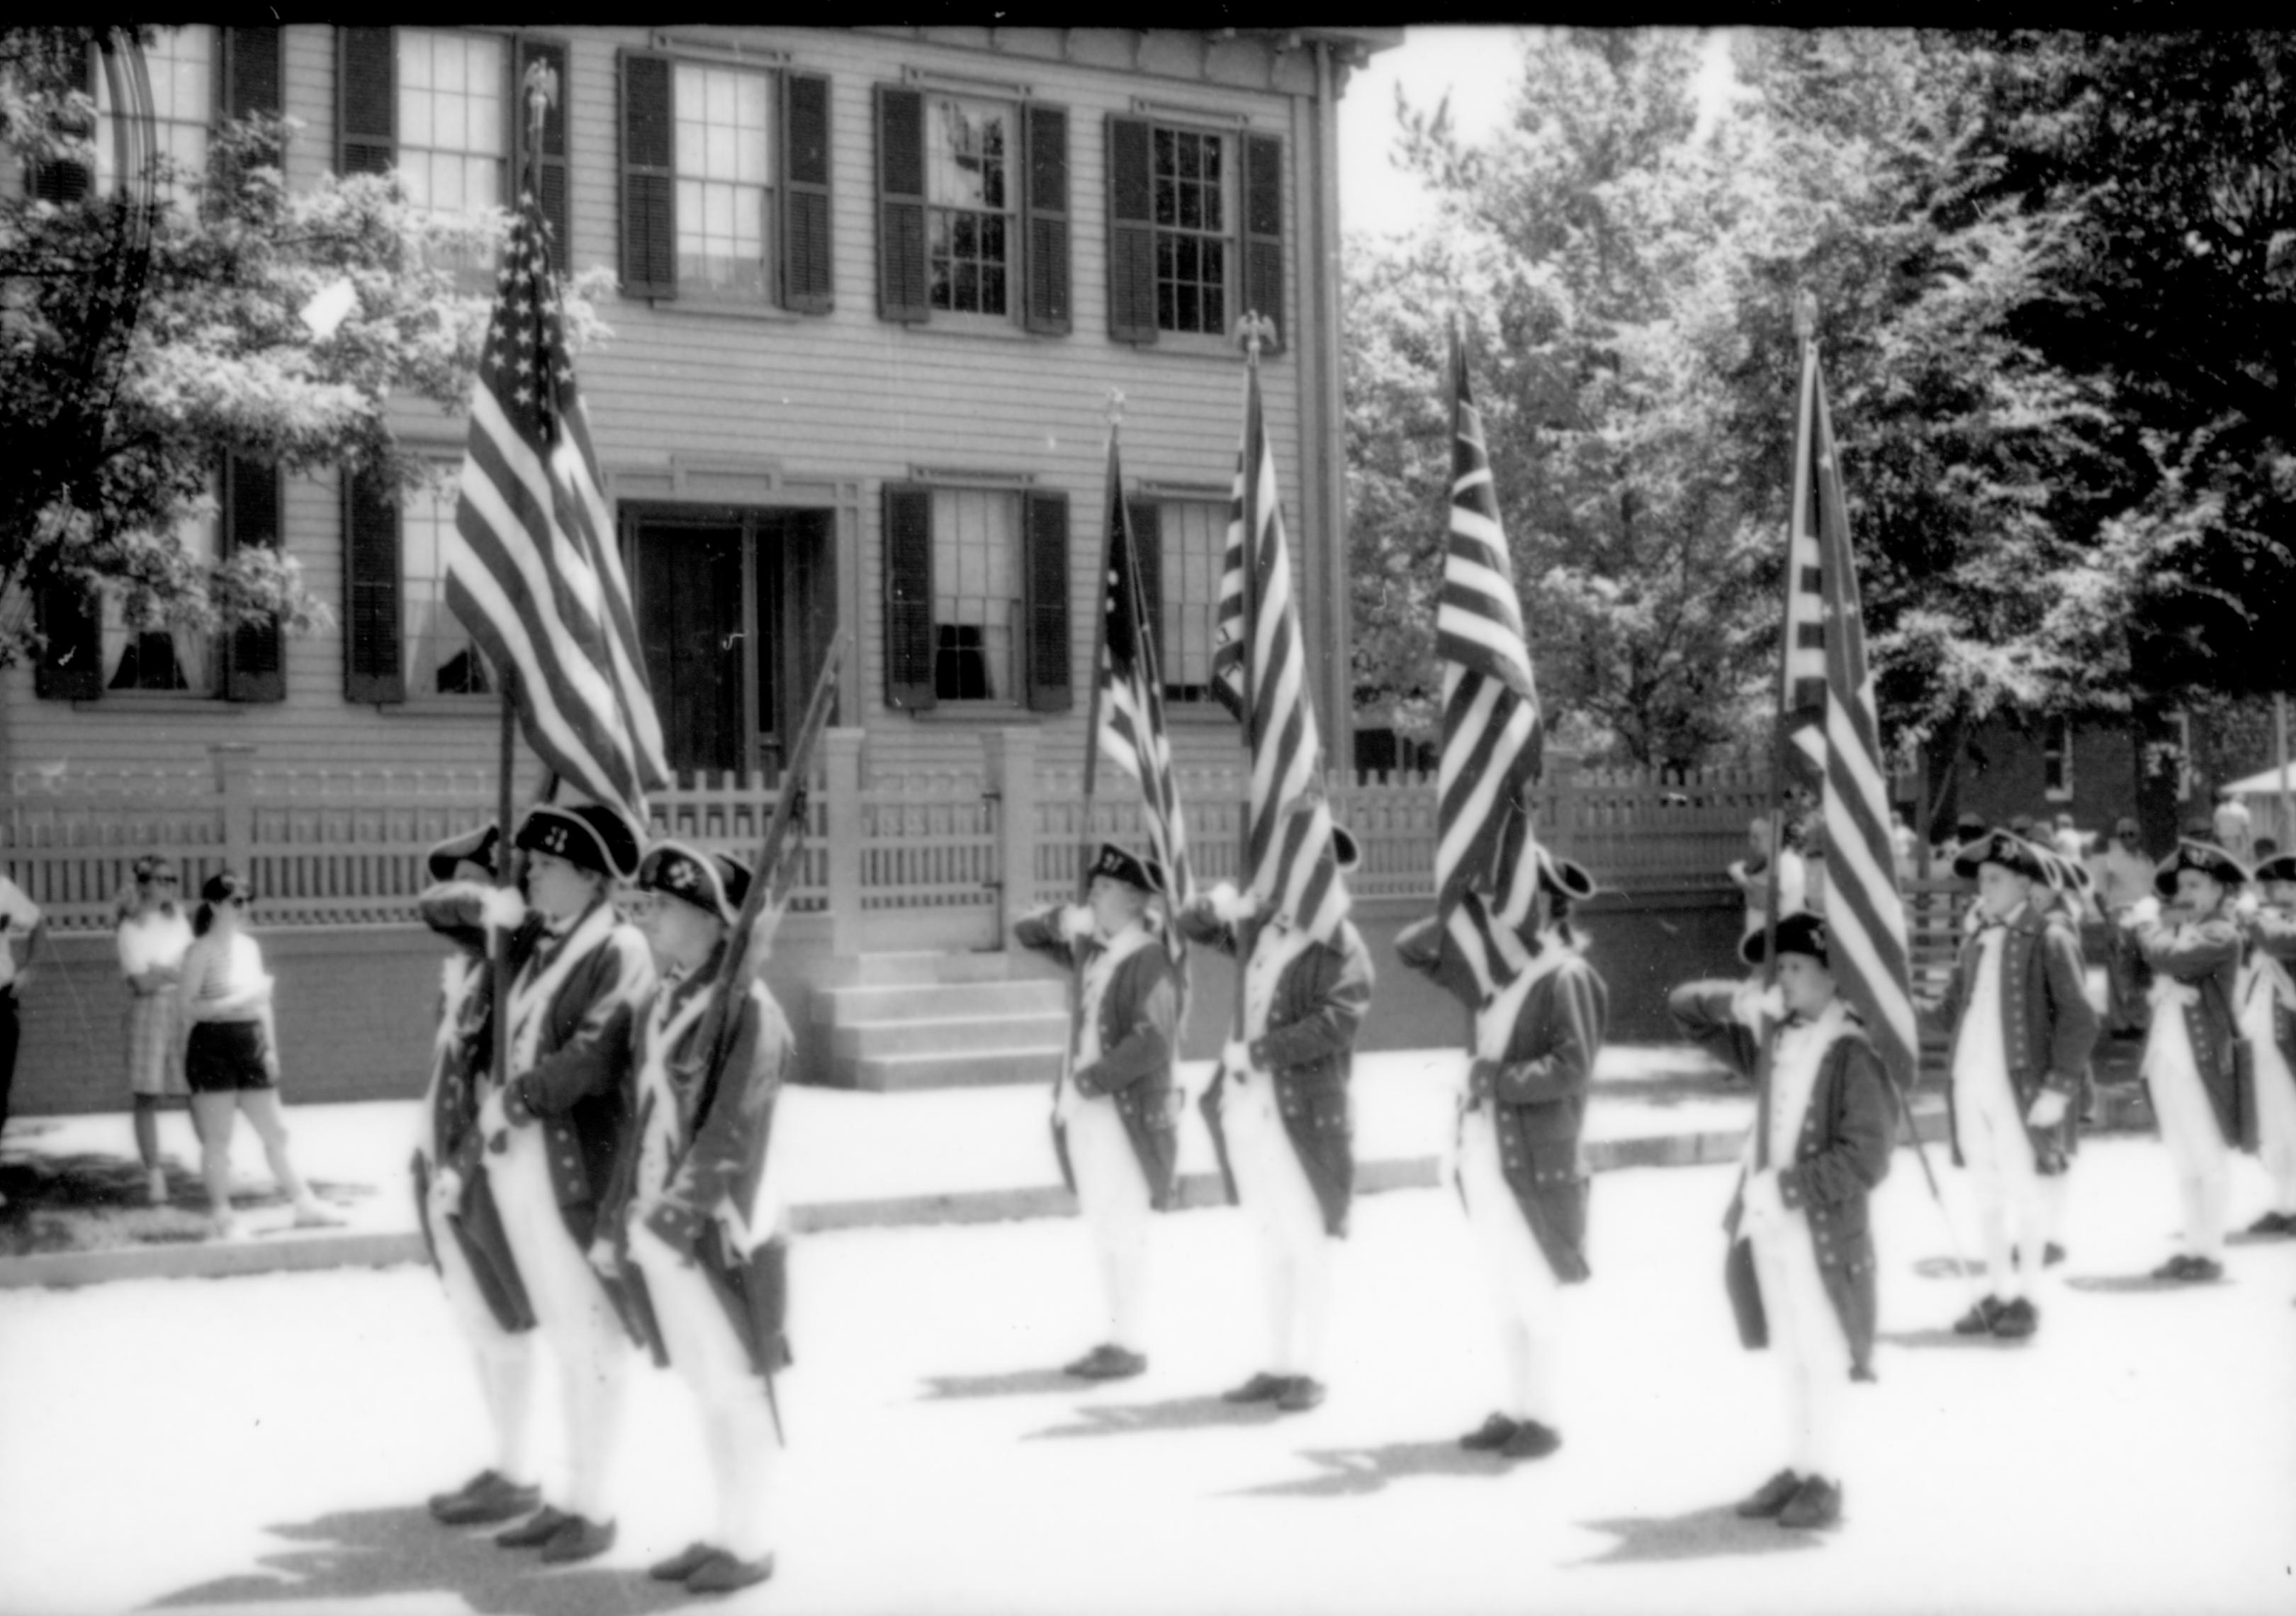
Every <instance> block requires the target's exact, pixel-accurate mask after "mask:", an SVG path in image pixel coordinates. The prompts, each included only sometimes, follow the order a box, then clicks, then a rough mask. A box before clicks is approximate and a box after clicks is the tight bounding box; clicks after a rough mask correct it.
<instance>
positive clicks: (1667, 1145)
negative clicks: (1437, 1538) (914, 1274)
mask: <svg viewBox="0 0 2296 1616" xmlns="http://www.w3.org/2000/svg"><path fill="white" fill-rule="evenodd" d="M1924 1097H1925V1098H1927V1097H1929V1096H1924ZM1915 1104H1916V1110H1915V1116H1914V1134H1915V1137H1916V1138H1918V1139H1920V1140H1921V1141H1922V1142H1923V1143H1924V1144H1936V1143H1939V1142H1940V1141H1942V1140H1943V1139H1944V1138H1945V1135H1946V1120H1945V1109H1944V1106H1943V1105H1942V1104H1941V1103H1939V1104H1936V1105H1934V1107H1933V1108H1932V1107H1926V1106H1923V1105H1922V1104H1921V1103H1920V1102H1919V1101H1917V1102H1916V1103H1915ZM2151 1123H2152V1113H2151V1112H2150V1110H2149V1109H2148V1108H2146V1106H2145V1105H2144V1093H2143V1091H2142V1089H2141V1088H2139V1089H2136V1090H2122V1091H2115V1090H2114V1089H2111V1088H2107V1089H2103V1090H2101V1091H2099V1093H2098V1096H2097V1105H2096V1112H2095V1123H2094V1124H2093V1125H2092V1126H2091V1127H2090V1128H2088V1129H2087V1131H2088V1132H2091V1133H2126V1132H2131V1131H2141V1130H2142V1129H2144V1128H2149V1127H2150V1126H2151ZM1745 1143H1746V1134H1745V1130H1744V1129H1743V1128H1725V1129H1710V1130H1707V1131H1704V1132H1700V1133H1681V1134H1649V1135H1644V1136H1640V1137H1636V1138H1627V1139H1595V1140H1589V1141H1588V1142H1587V1144H1586V1146H1585V1155H1586V1159H1587V1168H1588V1169H1589V1170H1590V1171H1593V1172H1597V1173H1606V1172H1616V1171H1619V1170H1620V1169H1626V1168H1650V1167H1707V1166H1712V1165H1715V1164H1717V1163H1721V1162H1729V1161H1736V1160H1737V1159H1738V1156H1739V1154H1740V1153H1741V1152H1742V1151H1743V1149H1744V1148H1745ZM1441 1170H1442V1168H1441V1162H1440V1161H1439V1158H1437V1157H1434V1156H1403V1157H1388V1158H1382V1159H1381V1160H1378V1161H1359V1162H1357V1164H1356V1193H1357V1194H1362V1195H1377V1194H1385V1193H1387V1192H1390V1191H1393V1190H1425V1189H1435V1188H1438V1187H1439V1186H1440V1184H1441V1182H1442V1180H1441V1177H1440V1174H1441ZM1175 1188H1176V1192H1177V1200H1178V1203H1179V1208H1180V1209H1181V1210H1191V1211H1193V1210H1201V1209H1202V1208H1205V1207H1218V1206H1224V1205H1226V1201H1227V1197H1226V1191H1225V1190H1224V1188H1223V1186H1222V1185H1221V1183H1220V1180H1219V1176H1218V1174H1216V1173H1189V1174H1185V1175H1184V1176H1183V1177H1181V1178H1180V1180H1179V1183H1178V1184H1177V1185H1176V1186H1175ZM1076 1214H1077V1202H1076V1197H1075V1195H1073V1194H1070V1192H1069V1191H1068V1190H1066V1189H1064V1188H1062V1186H1061V1185H1056V1184H1050V1185H1028V1186H1024V1187H1021V1188H1014V1189H999V1190H957V1191H951V1192H947V1193H943V1194H931V1195H890V1196H884V1197H881V1198H878V1199H875V1200H868V1201H817V1202H802V1203H800V1204H799V1205H796V1206H793V1207H791V1209H790V1229H791V1233H792V1234H799V1235H826V1234H837V1233H840V1232H843V1231H847V1230H854V1229H887V1228H918V1227H929V1226H940V1225H960V1224H974V1223H1008V1222H1013V1221H1016V1220H1020V1219H1025V1218H1073V1217H1075V1216H1076ZM429 1260H430V1258H429V1256H428V1254H427V1253H426V1252H425V1251H424V1250H423V1246H422V1235H420V1234H416V1233H412V1232H410V1233H406V1234H391V1235H372V1234H369V1235H357V1234H347V1235H330V1234H306V1235H298V1234H293V1233H287V1232H283V1233H281V1234H279V1235H272V1236H263V1237H258V1238H257V1239H253V1240H246V1241H230V1242H225V1243H214V1242H207V1241H185V1242H180V1243H169V1244H167V1245H149V1246H122V1247H117V1248H114V1249H112V1250H110V1251H59V1252H52V1253H43V1254H40V1255H37V1256H30V1257H12V1258H6V1259H0V1291H18V1290H33V1289H39V1288H43V1287H47V1288H56V1289H68V1288H71V1287H76V1286H79V1285H92V1284H104V1283H107V1282H109V1281H112V1280H124V1279H227V1278H233V1277H235V1276H240V1275H245V1274H280V1273H307V1272H312V1271H316V1270H318V1269H323V1268H363V1267H397V1266H398V1265H399V1264H401V1263H422V1262H428V1261H429Z"/></svg>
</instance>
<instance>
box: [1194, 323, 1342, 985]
mask: <svg viewBox="0 0 2296 1616" xmlns="http://www.w3.org/2000/svg"><path fill="white" fill-rule="evenodd" d="M1255 318H1256V316H1246V317H1245V321H1244V325H1245V328H1246V340H1247V342H1248V343H1249V344H1250V346H1251V351H1252V362H1251V365H1249V366H1248V367H1247V375H1246V380H1245V382H1244V406H1243V450H1242V455H1240V456H1239V457H1238V459H1237V463H1236V475H1235V496H1234V501H1233V502H1232V503H1231V504H1230V506H1229V511H1228V528H1227V554H1226V560H1225V563H1224V565H1223V567H1222V570H1221V578H1220V599H1219V609H1218V627H1217V631H1216V633H1215V636H1214V641H1213V647H1212V685H1213V690H1214V692H1215V693H1217V694H1218V696H1219V698H1220V700H1221V701H1223V702H1225V703H1226V705H1227V707H1228V709H1229V710H1231V711H1233V712H1235V713H1237V714H1239V715H1240V716H1241V717H1242V719H1243V723H1244V744H1245V745H1246V746H1247V747H1249V748H1250V749H1251V793H1250V799H1249V801H1248V804H1247V807H1246V809H1245V815H1246V818H1245V832H1244V849H1243V852H1244V867H1243V874H1245V875H1246V876H1247V877H1248V878H1249V879H1250V882H1251V890H1252V891H1253V892H1254V893H1255V894H1257V895H1258V897H1259V904H1260V910H1261V913H1263V914H1281V915H1290V916H1291V917H1292V921H1293V923H1295V924H1297V925H1299V926H1300V928H1301V929H1303V930H1305V931H1308V933H1309V934H1310V935H1311V936H1313V937H1315V938H1316V939H1318V940H1319V941H1324V942H1328V941H1330V940H1331V939H1332V938H1333V936H1335V935H1336V934H1337V933H1338V931H1339V926H1340V923H1341V921H1342V920H1344V919H1346V918H1347V914H1348V909H1349V895H1348V887H1347V882H1346V881H1345V880H1344V879H1343V878H1342V877H1341V873H1340V866H1339V860H1338V857H1337V856H1336V851H1335V841H1334V835H1333V822H1332V812H1331V806H1330V804H1329V803H1328V802H1327V801H1326V800H1324V744H1323V741H1322V739H1321V737H1320V735H1319V734H1318V732H1317V730H1316V709H1315V705H1314V703H1313V701H1311V700H1310V699H1309V696H1308V661H1307V652H1306V647H1305V645H1304V644H1303V643H1302V641H1301V638H1300V614H1299V611H1298V608H1297V606H1296V605H1295V604H1294V602H1293V599H1292V553H1291V547H1290V546H1289V545H1287V544H1286V543H1285V541H1284V537H1283V503H1282V500H1281V497H1280V496H1279V494H1278V490H1277V484H1276V480H1275V455H1274V453H1273V451H1272V450H1271V449H1270V448H1269V447H1268V442H1267V425H1266V422H1265V420H1264V419H1263V417H1262V414H1261V411H1260V404H1259V351H1258V340H1257V339H1256V338H1254V337H1253V336H1251V326H1252V323H1253V321H1254V319H1255Z"/></svg>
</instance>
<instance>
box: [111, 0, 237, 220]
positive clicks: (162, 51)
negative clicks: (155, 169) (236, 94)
mask: <svg viewBox="0 0 2296 1616" xmlns="http://www.w3.org/2000/svg"><path fill="white" fill-rule="evenodd" d="M216 36H217V30H216V29H213V28H210V27H208V26H207V25H205V24H197V25H194V26H192V27H188V28H162V29H154V30H153V31H152V44H151V45H150V46H149V47H148V48H147V49H146V50H145V51H144V53H143V64H144V70H145V71H146V73H147V74H148V75H149V77H150V78H151V82H152V118H153V125H154V127H153V134H154V135H156V136H157V141H156V143H155V144H156V147H157V151H158V154H159V155H160V156H162V157H164V158H166V159H167V160H168V168H169V173H168V180H167V183H166V184H165V185H162V186H161V187H160V198H161V200H162V201H168V202H176V203H180V202H184V201H187V200H188V198H189V195H190V192H189V189H188V187H189V186H190V185H191V183H192V182H193V181H194V180H197V179H199V178H201V176H203V175H204V174H205V173H206V172H207V162H208V137H209V133H210V130H211V127H212V124H213V121H214V117H215V109H216ZM95 105H96V111H97V113H98V119H97V123H96V135H95V171H96V184H97V185H98V187H99V188H100V189H102V190H104V191H110V190H111V188H112V187H113V186H115V185H118V184H119V146H118V142H119V131H118V129H117V128H116V127H115V126H114V121H113V119H112V105H111V75H110V74H108V73H105V72H103V71H102V70H99V71H98V72H97V73H96V75H95Z"/></svg>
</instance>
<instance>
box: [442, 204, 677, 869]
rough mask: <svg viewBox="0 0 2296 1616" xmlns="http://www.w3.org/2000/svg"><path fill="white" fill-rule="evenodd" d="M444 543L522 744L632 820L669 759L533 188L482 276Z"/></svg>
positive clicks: (450, 600) (454, 581)
mask: <svg viewBox="0 0 2296 1616" xmlns="http://www.w3.org/2000/svg"><path fill="white" fill-rule="evenodd" d="M445 551H446V563H447V565H446V572H447V604H448V606H450V607H451V608H452V609H453V611H454V612H455V616H456V617H457V618H459V619H462V623H463V627H464V628H466V629H468V630H469V631H470V635H471V639H472V640H473V641H474V642H476V643H477V644H478V647H479V649H480V651H481V652H485V654H486V658H487V660H488V663H489V664H491V665H492V666H493V668H494V669H496V672H497V673H498V674H500V675H501V677H503V679H504V684H505V685H506V687H507V688H506V694H507V695H508V697H509V699H510V701H512V703H513V705H514V706H515V707H516V709H517V711H518V716H519V721H520V725H521V728H523V729H524V731H525V733H526V739H527V742H528V744H529V745H530V746H532V747H533V748H534V750H535V751H536V752H537V754H539V755H540V757H541V758H542V760H543V761H544V762H545V764H546V765H548V766H549V767H550V768H551V769H552V770H553V772H554V773H555V774H556V775H558V776H559V777H560V778H561V779H562V780H563V781H565V782H566V783H568V784H569V785H570V786H572V787H573V788H574V789H576V790H577V791H579V792H582V793H583V794H584V795H586V796H588V797H590V798H592V799H594V800H596V801H599V802H603V803H608V804H611V805H612V806H614V807H616V808H620V809H622V810H623V811H624V812H625V813H627V814H628V815H629V816H631V819H632V821H633V822H634V823H635V824H638V825H640V826H644V824H645V823H646V808H645V793H646V792H647V791H648V790H650V789H652V788H653V787H656V786H660V785H666V784H668V782H669V769H668V764H667V763H666V762H665V761H664V759H663V756H662V744H661V725H660V720H659V719H658V718H656V717H655V714H654V706H653V696H652V693H651V692H649V691H648V689H647V688H646V678H645V664H644V660H643V658H642V657H641V655H640V654H639V651H638V636H637V624H636V622H635V619H633V618H632V617H631V614H630V597H629V587H628V585H627V583H625V582H624V581H623V578H622V564H621V561H620V558H619V556H617V555H616V554H615V551H614V519H613V514H612V513H611V511H610V510H609V509H608V507H607V504H606V500H605V496H604V494H603V492H602V490H601V488H600V486H599V480H598V456H597V454H596V452H595V451H594V449H592V447H591V446H590V425H589V419H588V416H587V414H586V412H585V411H584V409H583V407H582V398H581V395H580V394H579V393H578V391H577V390H575V386H574V365H573V362H572V360H571V359H570V357H568V355H567V352H566V331H565V321H564V316H563V310H562V308H561V306H560V303H559V299H558V289H557V283H556V282H555V281H554V280H553V277H552V275H551V273H550V246H549V239H548V234H547V230H546V227H545V226H544V224H543V222H542V217H541V211H540V209H539V208H538V207H537V204H536V201H535V197H534V192H533V188H532V186H531V185H529V186H527V187H526V188H525V189H524V190H523V191H522V192H521V195H520V197H519V207H518V212H517V215H516V217H515V218H514V220H513V222H512V227H511V234H510V240H509V241H508V242H506V243H505V244H504V249H503V257H502V267H501V268H500V269H499V270H498V271H497V272H496V277H495V308H494V316H493V318H492V319H491V320H490V321H489V322H488V327H487V340H486V351H485V353H484V354H483V355H482V356H481V357H480V362H479V379H478V382H477V384H476V385H475V386H474V387H473V388H472V389H471V437H470V447H469V449H468V451H467V452H466V453H465V455H464V456H463V480H462V498H461V499H460V501H459V502H457V504H456V505H455V531H454V532H453V533H451V534H449V535H448V536H447V540H446V545H445Z"/></svg>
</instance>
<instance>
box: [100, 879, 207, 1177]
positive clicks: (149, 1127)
mask: <svg viewBox="0 0 2296 1616" xmlns="http://www.w3.org/2000/svg"><path fill="white" fill-rule="evenodd" d="M182 887H183V877H182V875H181V874H178V873H177V872H176V865H175V863H174V861H173V860H171V859H168V858H166V857H162V856H160V855H159V854H156V853H147V854H145V855H144V856H143V857H141V858H139V859H137V860H136V861H135V887H134V888H133V890H130V891H129V892H128V893H127V894H126V895H125V896H123V898H122V899H121V903H120V910H121V912H120V916H119V927H118V928H117V931H116V932H115V934H114V939H113V940H114V941H115V942H116V943H117V945H118V947H119V974H120V975H121V976H123V977H125V978H127V991H128V993H129V995H130V997H129V1000H128V1007H127V1088H128V1093H129V1096H130V1101H131V1103H132V1104H133V1105H134V1106H135V1154H136V1157H137V1159H138V1160H140V1161H142V1162H143V1176H144V1185H143V1193H144V1198H145V1199H146V1200H148V1201H149V1202H151V1203H152V1205H153V1206H161V1205H164V1204H166V1202H167V1199H168V1170H167V1168H166V1166H165V1164H164V1163H163V1162H162V1161H161V1160H160V1103H161V1102H162V1101H163V1100H165V1099H166V1098H167V1097H168V1095H189V1094H190V1092H191V1091H190V1090H189V1089H188V1088H187V1087H184V1035H183V1029H182V1026H181V1023H180V1022H179V1021H177V1019H176V1016H177V1010H176V986H177V985H178V984H179V983H180V982H181V981H182V980H183V978H184V955H185V954H187V953H189V952H190V950H191V947H192V923H191V917H190V916H189V915H185V914H184V906H183V904H182V901H181V890H182Z"/></svg>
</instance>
